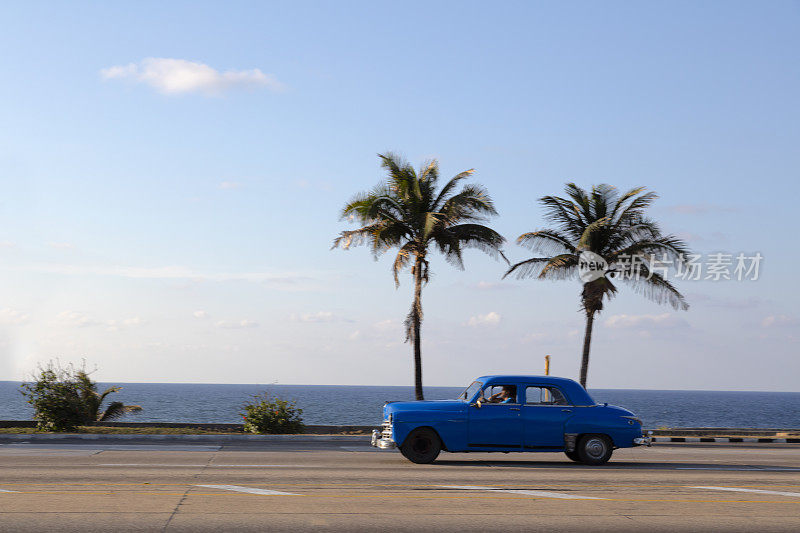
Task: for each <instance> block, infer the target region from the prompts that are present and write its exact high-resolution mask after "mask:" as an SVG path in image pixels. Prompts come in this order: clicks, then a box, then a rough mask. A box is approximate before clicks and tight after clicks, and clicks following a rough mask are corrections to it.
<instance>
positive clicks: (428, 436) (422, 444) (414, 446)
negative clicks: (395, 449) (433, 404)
mask: <svg viewBox="0 0 800 533" xmlns="http://www.w3.org/2000/svg"><path fill="white" fill-rule="evenodd" d="M440 451H442V442H441V441H440V440H439V435H438V433H436V432H435V431H434V430H432V429H431V428H418V429H415V430H414V431H412V432H411V433H410V434H409V435H408V437H406V440H405V441H404V442H403V445H402V446H400V453H402V454H403V456H405V458H406V459H408V460H409V461H411V462H412V463H417V464H428V463H432V462H433V461H434V460H436V458H437V457H438V456H439V452H440Z"/></svg>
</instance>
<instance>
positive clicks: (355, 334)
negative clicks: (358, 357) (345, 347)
mask: <svg viewBox="0 0 800 533" xmlns="http://www.w3.org/2000/svg"><path fill="white" fill-rule="evenodd" d="M359 337H361V332H360V331H358V330H356V331H354V332H353V333H351V334H350V335H348V336H347V338H348V339H350V340H351V341H355V340H358V339H359Z"/></svg>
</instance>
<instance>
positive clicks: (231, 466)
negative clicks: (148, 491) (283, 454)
mask: <svg viewBox="0 0 800 533" xmlns="http://www.w3.org/2000/svg"><path fill="white" fill-rule="evenodd" d="M95 466H154V467H164V466H175V467H187V468H198V467H208V468H312V466H311V465H200V464H198V465H187V464H182V465H178V464H169V463H160V464H159V463H101V464H98V465H95Z"/></svg>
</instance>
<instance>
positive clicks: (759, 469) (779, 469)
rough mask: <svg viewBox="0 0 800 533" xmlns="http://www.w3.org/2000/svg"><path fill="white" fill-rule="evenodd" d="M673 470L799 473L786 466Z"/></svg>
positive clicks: (796, 469)
mask: <svg viewBox="0 0 800 533" xmlns="http://www.w3.org/2000/svg"><path fill="white" fill-rule="evenodd" d="M675 470H736V471H739V472H800V468H791V467H788V466H775V467H771V466H744V467H738V466H679V467H677V468H676V469H675Z"/></svg>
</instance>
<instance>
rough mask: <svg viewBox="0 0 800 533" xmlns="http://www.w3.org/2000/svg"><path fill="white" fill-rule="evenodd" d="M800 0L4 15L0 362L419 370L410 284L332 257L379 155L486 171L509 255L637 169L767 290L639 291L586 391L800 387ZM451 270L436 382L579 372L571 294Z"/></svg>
mask: <svg viewBox="0 0 800 533" xmlns="http://www.w3.org/2000/svg"><path fill="white" fill-rule="evenodd" d="M799 22H800V4H799V3H798V2H770V3H768V4H759V3H755V2H752V3H737V2H704V3H692V2H675V3H663V4H661V5H657V4H654V3H646V4H645V3H641V4H634V3H603V4H598V3H592V2H571V3H535V2H506V3H502V4H500V5H488V4H486V3H483V2H439V3H433V4H431V3H414V2H407V3H403V4H402V5H397V4H388V3H387V4H382V5H381V4H377V5H376V4H375V3H355V2H349V3H345V4H336V3H331V2H319V3H302V4H300V3H296V4H293V5H291V6H288V5H286V4H280V3H274V4H268V3H264V2H253V3H246V2H235V3H227V4H224V5H223V4H222V3H198V2H191V3H178V2H174V3H170V4H169V5H164V4H163V3H158V2H150V3H148V2H137V3H135V4H122V3H78V2H74V3H70V4H63V3H36V4H32V3H27V2H18V3H4V4H3V5H2V6H1V7H0V49H2V50H3V54H2V58H0V65H2V68H1V69H0V102H1V103H0V124H2V126H3V127H2V128H0V183H2V191H3V195H2V198H0V379H21V378H23V377H24V376H25V375H26V374H28V373H29V372H30V371H31V370H33V368H35V366H36V363H37V362H39V361H46V360H48V359H51V358H54V357H59V358H61V360H73V361H77V360H80V359H81V358H82V357H84V358H85V359H86V360H87V362H88V364H89V365H90V366H94V365H97V366H98V368H99V371H98V372H97V374H96V376H97V378H98V379H101V380H107V381H112V380H118V381H165V382H172V381H198V382H200V381H202V382H232V383H241V382H245V383H251V382H260V383H270V382H274V381H278V382H280V383H331V384H336V383H341V384H392V385H394V384H410V383H411V378H412V374H411V355H410V354H411V352H410V347H409V346H408V345H406V344H404V343H403V342H402V341H403V332H402V326H401V323H402V320H403V317H404V316H405V314H406V312H407V309H408V306H409V304H410V299H411V286H410V283H408V282H406V283H404V284H403V285H402V286H401V287H400V288H399V289H397V290H396V289H395V288H394V285H393V282H392V279H391V274H390V265H391V258H390V257H385V258H383V259H381V260H380V261H378V262H374V261H372V259H371V258H370V256H369V253H368V251H367V250H366V249H354V250H351V251H347V252H344V251H339V250H336V251H330V250H329V248H330V245H331V241H332V239H333V238H334V237H335V236H336V234H337V233H338V232H339V231H341V230H342V229H346V228H347V227H348V226H347V224H346V223H343V222H339V221H338V211H339V209H340V208H341V206H342V205H343V204H344V203H345V202H346V201H347V200H348V199H349V198H350V197H351V196H352V195H353V194H354V193H356V192H358V191H360V190H363V189H367V188H369V187H371V186H373V185H374V184H376V183H377V182H378V181H379V180H380V179H381V172H380V169H379V166H378V160H377V157H376V155H375V154H377V153H380V152H385V151H395V152H399V153H402V154H403V155H405V156H406V157H407V158H408V159H409V160H411V161H412V162H414V163H420V162H422V161H423V160H425V159H427V158H437V159H438V160H439V161H440V165H441V169H442V173H443V174H444V175H452V174H455V173H456V172H459V171H461V170H464V169H467V168H475V169H476V174H475V181H477V182H480V183H482V184H483V185H485V186H486V187H487V188H488V189H489V190H490V192H491V194H492V195H493V197H494V199H495V202H496V204H497V207H498V210H499V212H500V216H499V217H498V218H497V219H495V220H494V221H492V226H493V227H494V228H496V229H497V230H498V231H500V232H501V233H502V234H503V235H505V236H506V237H507V238H508V239H509V241H511V243H510V244H509V245H508V246H507V248H506V250H507V254H508V256H509V257H510V259H511V260H521V259H523V258H525V257H527V256H528V254H527V253H526V251H525V250H523V249H521V248H519V247H517V246H516V245H514V244H513V239H514V238H516V236H517V235H519V234H520V233H523V232H525V231H532V230H534V229H537V228H540V227H543V226H545V224H546V223H545V221H544V220H543V218H542V214H543V212H542V210H541V208H540V207H539V206H538V204H537V203H536V199H537V198H539V197H540V196H542V195H545V194H557V193H560V192H561V190H562V188H563V185H564V183H565V182H566V181H573V180H574V181H575V182H577V183H578V184H580V185H583V186H590V185H591V184H593V183H601V182H607V183H611V184H613V185H615V186H617V187H619V188H620V189H625V188H629V187H633V186H637V185H645V186H647V187H648V188H650V189H652V190H655V191H657V192H658V193H659V195H660V200H659V201H658V202H657V203H656V205H655V206H654V207H653V209H652V215H653V216H654V217H656V218H658V219H659V221H660V222H661V223H662V226H663V227H664V229H665V230H667V231H670V232H673V233H677V234H679V235H681V236H683V237H685V238H686V239H687V240H688V242H689V244H690V245H691V246H692V248H693V249H695V250H696V251H698V252H703V253H710V252H717V251H722V252H727V253H733V254H736V253H739V252H744V253H747V254H752V253H755V252H760V253H761V254H762V255H763V256H764V261H763V263H762V265H761V272H760V279H759V280H758V281H742V282H735V281H729V282H711V281H684V282H681V281H679V282H677V284H678V286H679V288H680V289H681V290H682V291H683V292H684V293H685V294H686V295H687V297H688V299H689V302H690V304H691V305H692V307H691V309H690V310H689V311H688V312H680V313H679V312H675V311H673V310H672V309H670V308H667V307H660V306H657V305H656V304H654V303H651V302H649V301H647V300H644V299H642V298H640V297H639V296H637V295H635V294H631V293H630V292H629V291H625V290H623V291H622V294H620V296H618V297H617V298H616V299H615V300H613V301H612V302H611V303H609V304H608V305H607V307H606V310H605V311H604V312H603V314H602V315H601V316H600V317H599V319H598V325H597V329H596V330H595V335H594V343H593V348H592V361H591V366H590V373H589V384H590V386H594V387H625V388H671V389H757V390H794V391H797V390H800V388H798V384H797V380H796V379H795V377H796V376H797V375H798V373H800V358H798V357H797V352H798V347H800V344H798V342H800V314H798V312H797V309H796V301H797V297H798V289H797V283H796V279H797V274H796V271H797V267H796V265H797V264H798V261H800V254H799V253H798V251H797V249H796V242H797V239H796V237H795V233H796V231H795V229H794V227H793V226H794V224H793V215H794V212H793V211H794V209H795V205H796V201H797V195H798V193H799V192H800V186H798V177H799V176H798V169H799V168H800V165H799V164H798V163H800V155H798V154H800V152H798V150H797V146H798V145H800V131H799V129H798V124H800V106H798V103H799V102H798V94H800V63H798V61H797V51H798V45H799V44H800V37H798V36H800V31H798V30H799V29H800V28H799V26H800V24H798V23H799ZM466 263H467V270H466V271H464V272H461V271H458V270H455V269H453V268H452V267H450V266H449V265H447V264H446V263H445V262H444V261H443V260H442V259H441V258H434V259H433V262H432V269H433V273H434V277H433V279H432V282H431V284H430V285H429V286H428V287H427V288H426V289H425V292H424V295H423V298H424V301H423V303H424V306H425V319H426V321H425V323H424V326H423V328H424V329H423V343H424V344H423V361H424V372H425V383H426V384H430V385H460V384H462V383H464V382H467V381H469V380H470V379H471V378H472V377H474V376H475V375H480V374H487V373H494V372H515V373H539V372H541V370H542V360H543V357H544V355H545V354H551V355H552V357H553V364H552V366H553V372H554V373H555V374H559V375H564V376H567V377H576V376H577V373H578V364H579V353H580V348H581V341H582V328H583V321H582V316H581V315H580V314H579V312H578V294H579V291H580V286H579V284H578V282H577V281H574V282H566V281H565V282H552V283H551V282H539V281H533V280H527V281H517V280H512V281H508V280H507V281H502V282H501V281H500V277H501V275H502V273H503V268H502V265H501V264H499V263H496V262H494V261H492V260H491V259H489V258H487V257H483V256H481V255H480V254H478V253H477V252H476V253H470V254H468V255H467V258H466Z"/></svg>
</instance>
